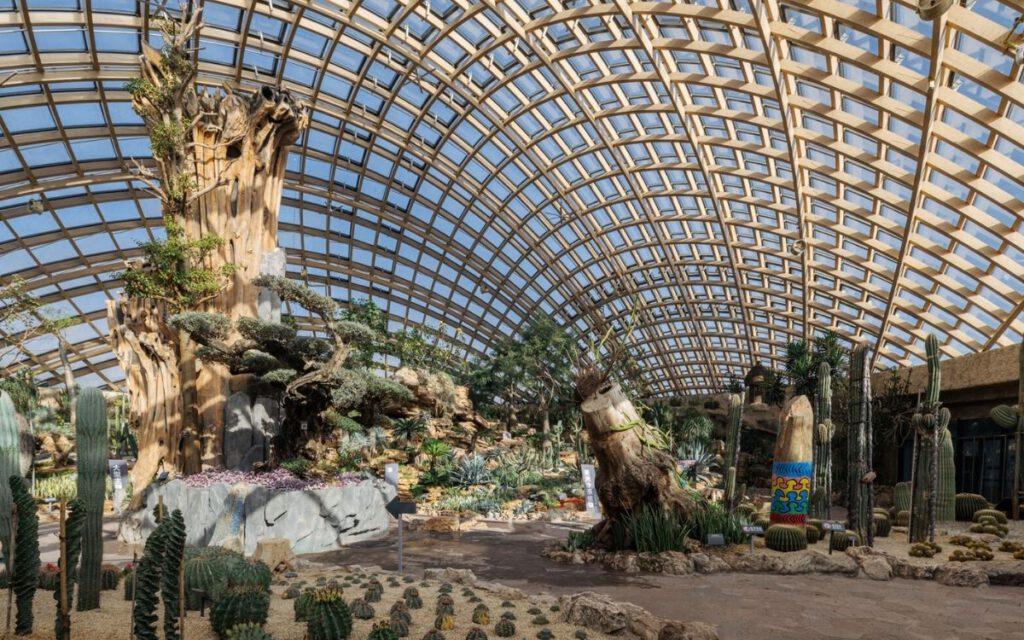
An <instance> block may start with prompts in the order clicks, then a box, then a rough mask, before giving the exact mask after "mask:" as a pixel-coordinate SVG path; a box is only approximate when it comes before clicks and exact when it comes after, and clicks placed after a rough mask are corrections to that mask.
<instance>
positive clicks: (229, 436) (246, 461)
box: [224, 391, 281, 471]
mask: <svg viewBox="0 0 1024 640" xmlns="http://www.w3.org/2000/svg"><path fill="white" fill-rule="evenodd" d="M280 430H281V406H280V404H278V402H277V401H276V400H274V399H273V398H266V397H257V398H256V399H255V400H253V399H252V398H250V396H249V394H247V393H245V392H241V391H240V392H237V393H233V394H231V395H230V396H229V397H228V399H227V402H226V403H225V405H224V466H225V467H227V468H228V469H234V470H238V471H251V470H252V468H253V466H254V465H255V464H257V463H261V462H265V461H266V460H267V458H268V457H269V456H268V453H269V446H270V440H271V438H273V437H274V436H276V435H278V434H279V433H280Z"/></svg>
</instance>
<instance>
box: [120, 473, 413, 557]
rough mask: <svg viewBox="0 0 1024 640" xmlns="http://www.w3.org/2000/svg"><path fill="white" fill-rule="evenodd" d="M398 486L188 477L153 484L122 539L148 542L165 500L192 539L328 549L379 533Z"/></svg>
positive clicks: (250, 549) (249, 547)
mask: <svg viewBox="0 0 1024 640" xmlns="http://www.w3.org/2000/svg"><path fill="white" fill-rule="evenodd" d="M394 496H395V488H394V487H392V486H391V485H388V484H386V483H384V482H382V481H379V480H366V481H364V482H360V483H356V484H350V485H345V486H340V487H327V488H324V489H308V490H301V491H271V490H268V489H267V488H266V487H263V486H258V485H249V484H241V483H240V484H235V485H228V484H225V483H218V484H214V485H211V486H208V487H190V486H188V485H187V484H185V482H183V481H181V480H172V481H171V482H168V483H166V484H163V485H159V486H157V485H151V486H150V487H148V488H147V489H146V496H145V503H144V506H143V507H142V508H141V509H140V510H139V511H136V512H135V513H132V514H131V515H129V516H128V517H127V518H126V519H125V520H124V522H123V523H122V525H121V532H120V537H121V539H122V540H124V541H125V542H127V543H129V544H133V543H141V542H142V541H144V540H145V538H146V537H147V536H148V535H149V534H150V533H151V532H152V531H153V529H155V528H156V522H155V521H154V520H153V513H152V512H153V508H154V507H155V506H156V504H157V501H158V500H159V498H160V497H162V498H163V502H164V506H166V507H167V508H168V509H171V510H173V509H180V510H181V513H182V515H184V516H185V526H186V530H187V532H188V537H187V539H186V543H187V544H189V545H195V546H207V545H216V546H227V547H231V548H236V549H240V550H242V551H244V552H245V553H246V554H252V553H254V552H255V551H256V545H257V543H258V542H259V541H260V540H263V539H266V538H284V539H286V540H288V541H289V542H291V544H292V550H293V551H294V553H296V554H304V553H320V552H323V551H332V550H335V549H339V548H341V547H343V546H345V545H347V544H351V543H353V542H358V541H360V540H368V539H372V538H376V537H379V536H381V535H383V534H384V533H386V532H387V528H388V525H389V523H390V520H391V516H390V515H389V514H388V513H387V511H386V510H385V508H384V506H385V505H386V504H387V503H388V502H389V501H390V500H391V499H392V498H393V497H394Z"/></svg>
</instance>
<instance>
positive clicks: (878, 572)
mask: <svg viewBox="0 0 1024 640" xmlns="http://www.w3.org/2000/svg"><path fill="white" fill-rule="evenodd" d="M860 570H861V573H863V574H864V575H865V576H866V577H868V578H870V579H872V580H879V581H886V580H892V574H893V571H892V565H890V564H889V561H888V560H886V559H885V558H883V557H881V556H868V557H866V558H864V559H863V560H861V562H860Z"/></svg>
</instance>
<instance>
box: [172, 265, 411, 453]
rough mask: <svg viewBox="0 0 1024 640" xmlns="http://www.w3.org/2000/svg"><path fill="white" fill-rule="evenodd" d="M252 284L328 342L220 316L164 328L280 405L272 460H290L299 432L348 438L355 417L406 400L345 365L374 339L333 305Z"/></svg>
mask: <svg viewBox="0 0 1024 640" xmlns="http://www.w3.org/2000/svg"><path fill="white" fill-rule="evenodd" d="M255 283H256V284H257V285H258V286H261V287H265V288H267V289H268V290H270V291H272V292H274V293H275V294H276V295H277V296H279V297H280V299H281V300H282V302H287V303H291V304H292V305H297V306H299V307H302V308H303V309H305V310H307V311H309V312H310V314H311V315H312V316H313V317H314V318H315V319H316V321H317V328H318V329H319V330H320V331H322V333H323V334H324V335H325V336H326V337H324V338H320V337H316V336H313V335H306V334H302V333H300V332H299V331H298V330H297V329H296V328H295V326H294V325H293V324H291V323H287V322H270V321H266V320H261V319H259V318H254V317H243V318H240V319H238V320H237V321H235V322H232V321H231V319H230V318H229V317H228V316H226V315H224V314H219V313H212V312H203V311H189V312H184V313H180V314H177V315H174V316H172V317H171V318H170V324H171V326H172V327H174V328H175V329H178V330H180V331H183V332H185V333H186V334H188V336H189V338H190V339H191V340H193V341H194V342H195V343H197V344H198V345H200V346H199V348H198V349H197V351H196V354H197V356H198V357H199V358H200V360H202V361H203V362H215V363H219V364H221V365H223V366H225V367H227V369H228V370H229V371H230V372H231V374H232V375H239V374H249V375H251V376H252V377H253V379H254V380H255V381H256V382H257V384H258V386H259V387H261V391H262V392H264V393H269V394H274V395H277V396H279V397H280V398H281V400H282V405H283V407H284V410H285V419H284V425H283V430H282V434H281V435H280V436H279V438H278V441H277V442H275V443H274V450H275V453H277V454H279V455H285V456H287V457H290V456H291V455H293V454H295V453H296V451H295V450H294V447H296V446H297V445H299V444H300V442H299V439H298V437H297V436H298V435H299V434H300V432H301V431H302V430H304V429H305V430H307V431H308V430H312V431H313V432H314V433H315V432H320V433H323V432H326V431H331V430H333V429H334V428H343V429H346V430H347V427H348V426H349V423H350V422H351V418H349V417H348V415H349V413H350V412H352V411H354V410H360V411H359V415H360V416H362V417H363V418H364V420H365V418H366V416H367V414H369V415H373V413H372V412H376V411H379V410H380V408H381V407H386V406H388V405H389V404H391V403H396V402H409V401H411V400H412V393H411V392H410V391H409V390H408V389H407V388H405V387H404V386H402V385H401V384H398V383H397V382H394V381H392V380H388V379H385V378H381V377H380V376H378V375H377V374H376V373H374V372H373V371H371V370H370V369H367V368H365V367H363V366H361V365H362V362H360V361H358V360H356V361H353V360H352V359H351V358H350V356H351V354H353V353H360V352H365V351H364V350H366V349H369V348H371V345H373V344H374V341H375V340H376V339H377V335H376V334H375V332H374V331H373V330H371V329H370V328H369V327H367V326H366V325H365V324H362V323H360V322H355V321H353V320H346V319H345V318H346V317H347V314H346V313H345V312H344V311H343V310H342V309H341V308H340V307H339V306H338V304H337V303H336V302H335V301H334V300H332V299H331V298H329V297H327V296H324V295H321V294H319V293H316V292H315V291H313V290H311V289H309V288H308V287H305V286H303V285H301V284H298V283H296V282H292V281H290V280H288V279H286V278H283V277H279V276H260V277H259V278H256V280H255ZM343 422H344V424H342V423H343ZM372 422H373V420H372V418H371V419H370V424H368V426H373V425H372Z"/></svg>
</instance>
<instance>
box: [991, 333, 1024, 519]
mask: <svg viewBox="0 0 1024 640" xmlns="http://www.w3.org/2000/svg"><path fill="white" fill-rule="evenodd" d="M1022 408H1024V343H1022V344H1021V347H1020V354H1019V356H1018V359H1017V404H1015V405H1013V406H1012V407H1009V406H1006V405H1005V404H1001V405H999V406H998V407H996V408H994V409H992V411H991V413H990V415H991V416H992V420H994V421H995V423H996V424H998V425H999V426H1000V427H1002V428H1004V429H1007V430H1010V429H1012V430H1013V434H1014V435H1013V437H1014V443H1015V444H1014V454H1013V493H1012V494H1011V498H1010V508H1011V511H1010V513H1011V515H1012V516H1013V519H1014V520H1019V519H1020V493H1021V487H1020V483H1021V459H1022V458H1021V447H1022V446H1024V411H1022Z"/></svg>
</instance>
